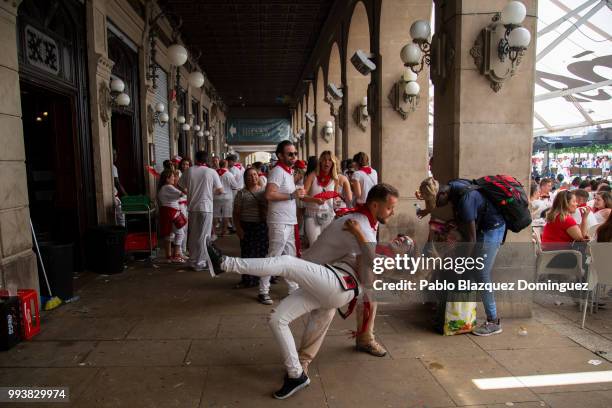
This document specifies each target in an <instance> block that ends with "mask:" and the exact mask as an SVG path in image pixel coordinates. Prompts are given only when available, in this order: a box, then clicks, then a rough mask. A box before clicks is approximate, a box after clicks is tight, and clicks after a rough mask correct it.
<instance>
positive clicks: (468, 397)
mask: <svg viewBox="0 0 612 408" xmlns="http://www.w3.org/2000/svg"><path fill="white" fill-rule="evenodd" d="M422 361H423V363H424V364H425V367H427V369H428V370H429V371H430V372H431V374H432V375H433V376H434V377H435V378H436V380H437V381H438V382H439V383H440V385H441V386H442V387H443V388H444V389H445V390H446V392H447V393H448V394H449V395H450V396H451V398H452V399H453V400H454V402H455V403H456V404H457V405H460V406H461V405H478V404H500V403H506V402H513V403H514V402H524V401H538V400H539V399H538V397H537V396H536V395H535V394H534V393H533V392H531V391H530V390H529V389H527V388H509V389H497V390H481V389H479V388H478V387H477V386H476V385H475V383H474V382H473V380H475V379H481V378H498V377H508V376H511V375H512V374H511V373H510V372H509V371H508V370H506V369H505V368H504V367H503V366H502V365H501V364H499V363H498V362H497V361H495V360H494V359H493V358H492V357H490V356H488V355H474V354H466V355H464V356H456V355H455V356H437V357H425V358H423V359H422Z"/></svg>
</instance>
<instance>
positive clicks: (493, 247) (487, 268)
mask: <svg viewBox="0 0 612 408" xmlns="http://www.w3.org/2000/svg"><path fill="white" fill-rule="evenodd" d="M505 231H506V224H502V225H500V226H499V227H497V228H495V229H491V230H486V231H479V232H478V234H477V237H476V241H477V244H476V253H475V254H474V257H483V258H484V262H483V263H484V268H482V270H480V271H477V277H478V281H479V282H484V283H491V271H492V270H493V265H495V257H496V256H497V251H498V250H499V246H500V245H501V243H502V241H503V240H504V232H505ZM482 304H483V306H484V309H485V313H486V314H487V320H490V321H491V320H496V319H497V307H496V306H495V296H494V295H493V291H489V290H485V291H483V292H482Z"/></svg>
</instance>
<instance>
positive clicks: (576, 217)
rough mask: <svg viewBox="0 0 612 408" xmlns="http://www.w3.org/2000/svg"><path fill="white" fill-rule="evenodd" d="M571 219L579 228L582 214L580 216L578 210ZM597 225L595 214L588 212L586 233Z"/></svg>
mask: <svg viewBox="0 0 612 408" xmlns="http://www.w3.org/2000/svg"><path fill="white" fill-rule="evenodd" d="M572 217H573V218H574V220H575V221H576V223H577V224H578V226H580V224H581V223H582V214H580V208H578V209H576V211H574V213H573V214H572ZM597 224H598V222H597V217H595V214H593V213H592V212H589V215H587V231H588V230H589V229H590V228H591V227H593V226H594V225H597Z"/></svg>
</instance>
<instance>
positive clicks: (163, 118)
mask: <svg viewBox="0 0 612 408" xmlns="http://www.w3.org/2000/svg"><path fill="white" fill-rule="evenodd" d="M165 110H166V106H165V105H164V104H163V103H161V102H158V103H156V104H155V108H154V107H153V106H152V105H149V106H147V125H148V127H149V133H153V130H154V128H155V125H156V124H157V125H159V127H164V126H166V123H168V121H169V120H170V117H169V116H168V113H166V112H164V111H165Z"/></svg>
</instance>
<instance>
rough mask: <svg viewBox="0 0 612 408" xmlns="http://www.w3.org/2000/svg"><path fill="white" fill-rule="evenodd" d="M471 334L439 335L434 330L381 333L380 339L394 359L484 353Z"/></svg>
mask: <svg viewBox="0 0 612 408" xmlns="http://www.w3.org/2000/svg"><path fill="white" fill-rule="evenodd" d="M470 336H471V335H469V334H464V335H457V336H441V335H439V334H437V333H434V332H429V333H427V332H415V333H413V334H412V335H411V334H401V335H400V334H383V335H381V336H379V337H380V340H381V341H382V342H383V343H384V345H385V347H386V348H387V350H388V351H389V353H390V354H391V357H392V358H394V359H398V358H417V357H435V356H440V355H444V356H454V355H456V356H465V355H485V354H486V353H485V352H484V351H483V350H482V349H481V348H480V347H479V346H478V345H476V344H475V343H474V342H472V341H471V340H470V339H469V337H470Z"/></svg>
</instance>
